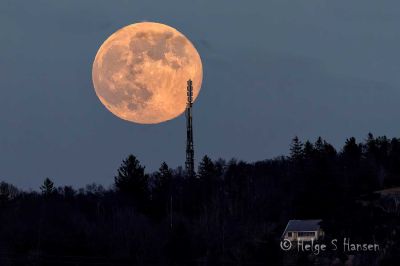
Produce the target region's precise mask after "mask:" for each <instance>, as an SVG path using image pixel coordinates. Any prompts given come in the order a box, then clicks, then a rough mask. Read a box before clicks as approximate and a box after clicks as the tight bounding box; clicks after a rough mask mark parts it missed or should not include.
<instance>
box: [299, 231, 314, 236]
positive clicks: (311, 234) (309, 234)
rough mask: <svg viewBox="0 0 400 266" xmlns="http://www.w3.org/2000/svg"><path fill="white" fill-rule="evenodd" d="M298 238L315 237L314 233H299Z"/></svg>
mask: <svg viewBox="0 0 400 266" xmlns="http://www.w3.org/2000/svg"><path fill="white" fill-rule="evenodd" d="M298 236H315V232H299V234H298Z"/></svg>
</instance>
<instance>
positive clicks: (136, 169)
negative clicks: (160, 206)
mask: <svg viewBox="0 0 400 266" xmlns="http://www.w3.org/2000/svg"><path fill="white" fill-rule="evenodd" d="M144 169H145V167H144V166H142V165H140V162H139V160H138V159H136V157H135V156H134V155H132V154H131V155H129V156H128V157H127V158H126V159H125V160H123V162H122V164H121V166H120V167H119V168H118V174H117V176H115V178H114V180H115V187H116V189H117V191H119V192H121V193H123V194H125V195H128V196H129V197H132V198H133V199H134V201H135V202H136V203H137V204H139V205H143V204H145V203H146V201H147V200H148V199H149V184H148V179H149V178H148V175H146V174H145V172H144Z"/></svg>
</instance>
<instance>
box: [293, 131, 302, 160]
mask: <svg viewBox="0 0 400 266" xmlns="http://www.w3.org/2000/svg"><path fill="white" fill-rule="evenodd" d="M303 155H304V153H303V143H301V141H300V140H299V138H298V137H297V136H295V137H294V138H293V139H292V143H291V144H290V158H291V159H292V160H293V161H299V160H301V159H303Z"/></svg>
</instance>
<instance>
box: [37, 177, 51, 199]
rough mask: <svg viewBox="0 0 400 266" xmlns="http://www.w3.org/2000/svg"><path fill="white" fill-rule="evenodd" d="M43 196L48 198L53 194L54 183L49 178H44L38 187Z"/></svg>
mask: <svg viewBox="0 0 400 266" xmlns="http://www.w3.org/2000/svg"><path fill="white" fill-rule="evenodd" d="M40 190H41V191H42V194H43V195H46V196H49V195H51V194H53V193H54V192H55V188H54V183H53V181H51V179H50V178H48V177H47V178H45V179H44V181H43V185H41V186H40Z"/></svg>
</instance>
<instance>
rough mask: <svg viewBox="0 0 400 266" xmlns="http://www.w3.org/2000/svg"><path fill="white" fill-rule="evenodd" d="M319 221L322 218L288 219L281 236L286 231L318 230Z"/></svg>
mask: <svg viewBox="0 0 400 266" xmlns="http://www.w3.org/2000/svg"><path fill="white" fill-rule="evenodd" d="M321 222H322V220H290V221H289V222H288V224H287V226H286V229H285V231H284V232H283V234H282V237H283V236H285V234H286V232H307V231H318V230H319V229H320V228H321V226H320V223H321Z"/></svg>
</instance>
